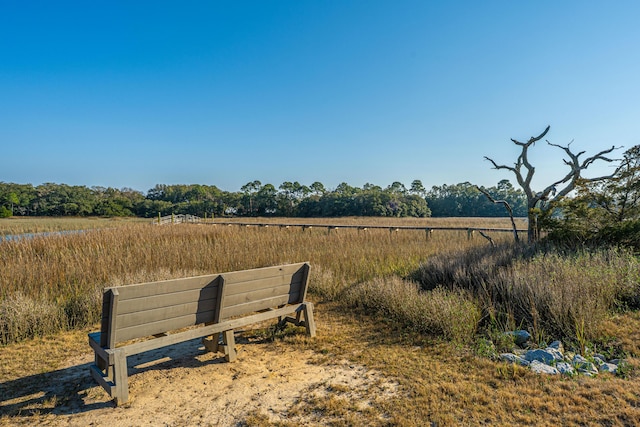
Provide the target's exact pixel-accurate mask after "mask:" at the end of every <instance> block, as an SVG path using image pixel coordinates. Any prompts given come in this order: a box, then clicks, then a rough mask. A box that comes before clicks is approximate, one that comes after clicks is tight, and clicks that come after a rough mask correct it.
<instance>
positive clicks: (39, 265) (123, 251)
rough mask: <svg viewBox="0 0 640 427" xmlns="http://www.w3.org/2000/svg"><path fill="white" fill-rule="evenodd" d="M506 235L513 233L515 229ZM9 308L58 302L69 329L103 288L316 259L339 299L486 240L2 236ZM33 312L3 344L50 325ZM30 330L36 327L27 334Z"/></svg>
mask: <svg viewBox="0 0 640 427" xmlns="http://www.w3.org/2000/svg"><path fill="white" fill-rule="evenodd" d="M496 238H497V239H500V238H503V239H508V238H510V236H509V235H508V234H507V233H505V234H503V235H500V236H497V237H496ZM0 244H1V245H2V250H1V251H0V284H1V285H2V286H1V287H0V307H4V308H0V309H2V310H4V312H6V313H9V312H10V310H9V308H8V307H6V306H8V305H12V304H14V300H15V298H18V297H20V298H25V299H27V298H28V299H30V300H32V301H46V302H47V303H49V304H53V305H55V307H57V308H58V312H59V313H60V314H59V316H60V317H59V319H58V320H57V322H55V324H56V325H59V327H67V328H76V327H82V326H84V325H87V324H92V323H93V322H95V321H96V320H97V319H98V315H99V298H100V296H99V295H100V290H101V288H103V287H105V286H110V285H121V284H126V283H139V282H144V281H153V280H161V279H168V278H176V277H184V276H190V275H198V274H208V273H216V272H225V271H234V270H240V269H247V268H257V267H264V266H268V265H276V264H280V263H287V262H298V261H310V262H311V263H312V265H313V266H314V268H313V269H312V270H315V271H316V272H317V273H318V274H320V275H324V276H325V277H324V278H323V279H322V280H320V281H317V282H316V281H315V280H312V282H311V288H312V291H317V294H318V295H319V296H320V297H321V298H326V299H333V298H335V297H336V296H337V295H339V293H340V292H342V290H343V289H344V288H346V287H347V286H349V285H351V284H354V283H358V282H363V281H366V280H370V279H372V278H375V277H383V276H388V275H392V274H395V275H400V276H406V275H408V274H409V273H410V272H411V271H413V270H415V269H416V268H417V267H418V265H419V262H420V261H422V260H424V259H426V258H428V257H429V256H431V255H433V254H435V253H438V252H441V251H443V250H444V249H445V248H449V247H456V248H459V249H463V248H470V247H473V246H474V245H483V246H484V245H486V242H485V241H484V240H482V239H480V238H476V239H475V240H471V241H470V240H468V239H467V233H466V232H464V231H462V232H445V231H439V232H434V233H433V234H432V235H431V237H430V238H429V239H428V240H427V237H426V235H425V233H424V231H420V230H416V231H413V230H400V231H397V232H395V231H394V232H389V231H388V230H385V229H371V230H368V231H358V230H355V229H339V230H332V231H331V232H328V230H327V229H326V228H312V229H307V230H304V231H303V230H302V229H301V228H290V229H284V228H280V227H239V226H221V225H210V224H206V225H194V224H183V225H174V226H163V227H158V226H151V225H148V224H142V225H129V224H127V223H126V222H125V223H121V224H120V226H119V227H117V228H105V229H99V230H93V231H91V232H87V233H80V234H71V235H61V236H48V237H35V238H31V239H23V240H18V241H9V242H3V243H0ZM27 318H28V317H24V316H17V315H16V316H10V315H7V316H5V317H4V318H3V326H2V327H3V332H2V333H1V336H2V341H1V342H3V343H7V342H11V341H15V340H20V339H23V338H26V337H27V336H30V335H38V334H42V333H46V332H48V330H45V329H42V328H35V329H25V328H24V327H22V326H20V324H21V323H22V322H24V321H25V319H27ZM23 331H28V333H26V332H23Z"/></svg>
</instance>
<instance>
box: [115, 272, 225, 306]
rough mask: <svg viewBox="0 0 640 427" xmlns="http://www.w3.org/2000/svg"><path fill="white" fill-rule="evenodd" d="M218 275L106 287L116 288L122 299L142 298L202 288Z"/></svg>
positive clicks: (212, 281) (213, 280) (214, 280)
mask: <svg viewBox="0 0 640 427" xmlns="http://www.w3.org/2000/svg"><path fill="white" fill-rule="evenodd" d="M218 276H219V275H218V274H209V275H206V276H195V277H187V278H182V279H170V280H162V281H158V282H147V283H137V284H133V285H125V286H116V287H113V288H107V289H118V291H119V292H120V298H121V299H122V300H127V299H131V298H142V297H149V296H154V295H161V294H171V293H175V292H181V291H191V290H194V289H202V288H204V287H205V286H207V285H210V284H212V283H213V285H215V282H216V279H217V278H218Z"/></svg>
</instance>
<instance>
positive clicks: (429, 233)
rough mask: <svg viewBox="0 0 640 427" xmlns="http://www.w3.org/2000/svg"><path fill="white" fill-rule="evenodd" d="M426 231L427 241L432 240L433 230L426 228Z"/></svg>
mask: <svg viewBox="0 0 640 427" xmlns="http://www.w3.org/2000/svg"><path fill="white" fill-rule="evenodd" d="M424 231H425V234H426V237H427V240H431V233H433V230H432V229H430V228H425V229H424Z"/></svg>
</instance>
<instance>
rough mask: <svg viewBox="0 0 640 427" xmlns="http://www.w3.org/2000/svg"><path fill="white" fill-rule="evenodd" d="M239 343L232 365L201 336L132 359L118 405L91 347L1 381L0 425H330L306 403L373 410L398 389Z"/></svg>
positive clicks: (359, 370) (278, 349)
mask: <svg viewBox="0 0 640 427" xmlns="http://www.w3.org/2000/svg"><path fill="white" fill-rule="evenodd" d="M237 347H238V350H239V357H238V360H237V361H236V362H233V363H226V362H225V361H224V359H223V358H222V357H221V355H220V354H215V355H214V354H212V353H208V352H205V351H204V348H203V347H202V346H201V345H200V343H199V342H198V341H189V342H186V343H183V344H179V345H174V346H172V347H169V348H167V349H164V350H157V351H154V352H149V353H146V354H144V355H143V356H142V357H138V356H134V357H131V358H130V361H129V375H130V385H129V390H130V401H129V403H127V404H126V405H124V406H122V407H115V406H114V405H113V403H112V402H111V401H110V400H109V398H108V396H107V394H106V393H105V392H104V391H103V390H102V388H100V387H98V386H97V385H95V383H94V382H93V381H92V379H91V377H90V375H89V373H88V364H89V363H90V361H91V360H92V357H93V356H92V354H89V353H87V354H84V355H82V356H80V357H75V358H72V359H70V360H68V363H67V366H66V367H63V368H62V369H59V370H57V371H54V372H49V373H43V374H36V375H32V376H29V377H26V378H19V379H17V380H14V381H9V382H5V383H3V384H0V392H2V394H1V395H0V414H3V415H5V416H2V417H0V425H37V424H40V425H52V426H63V425H65V426H67V425H73V426H75V425H77V426H80V425H82V426H85V425H93V426H102V425H104V426H107V425H108V426H131V425H153V426H156V425H162V426H195V425H212V426H240V425H247V424H253V425H255V424H258V425H261V424H269V423H270V422H284V421H288V422H290V423H291V425H326V424H328V423H330V422H331V416H327V414H324V415H323V414H321V413H318V411H313V410H305V405H308V404H310V402H316V403H317V402H318V400H323V399H324V401H327V402H328V401H331V400H332V399H333V400H335V399H338V400H340V399H343V400H345V399H346V400H347V401H348V402H349V405H348V406H350V407H352V408H353V411H355V412H357V411H371V410H372V409H371V408H372V406H375V405H372V403H374V400H375V399H388V398H389V397H390V396H393V395H394V394H395V393H396V392H397V384H396V383H394V382H393V381H389V380H386V379H384V378H383V377H382V375H380V374H379V373H378V372H375V371H371V370H367V369H366V368H365V367H363V366H358V365H353V364H349V362H347V361H346V360H326V358H323V356H322V355H320V354H317V353H315V352H314V351H312V350H299V348H300V347H301V346H299V345H296V343H295V342H293V343H277V342H276V343H269V342H248V341H246V340H245V341H244V342H243V340H242V339H240V340H239V344H238V346H237ZM7 415H8V416H7ZM379 417H380V419H381V420H382V419H384V418H385V414H379Z"/></svg>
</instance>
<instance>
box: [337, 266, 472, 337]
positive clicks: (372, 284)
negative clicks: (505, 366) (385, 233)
mask: <svg viewBox="0 0 640 427" xmlns="http://www.w3.org/2000/svg"><path fill="white" fill-rule="evenodd" d="M345 302H346V303H347V304H349V305H351V306H353V307H359V308H363V309H365V310H374V311H375V312H376V313H377V314H378V315H384V316H386V317H387V318H389V319H393V320H395V321H396V322H398V323H399V324H401V325H403V326H404V327H407V328H410V329H414V330H416V331H418V332H421V333H426V334H429V335H432V336H439V337H442V338H444V339H446V340H449V341H453V342H456V343H461V344H464V343H470V342H471V341H472V340H473V339H474V337H475V334H476V330H477V327H478V324H479V321H480V317H481V311H480V308H479V307H478V305H477V303H476V302H475V301H474V300H473V298H472V297H471V295H470V294H468V292H466V291H464V290H455V291H449V290H446V289H443V288H435V289H433V290H430V291H422V290H421V289H420V287H419V285H417V284H416V283H414V282H410V281H406V280H403V279H401V278H399V277H397V276H393V277H387V278H383V277H377V278H375V279H372V280H369V281H367V282H364V283H361V284H358V285H355V286H353V287H351V288H350V289H349V290H348V291H347V292H346V298H345Z"/></svg>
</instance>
